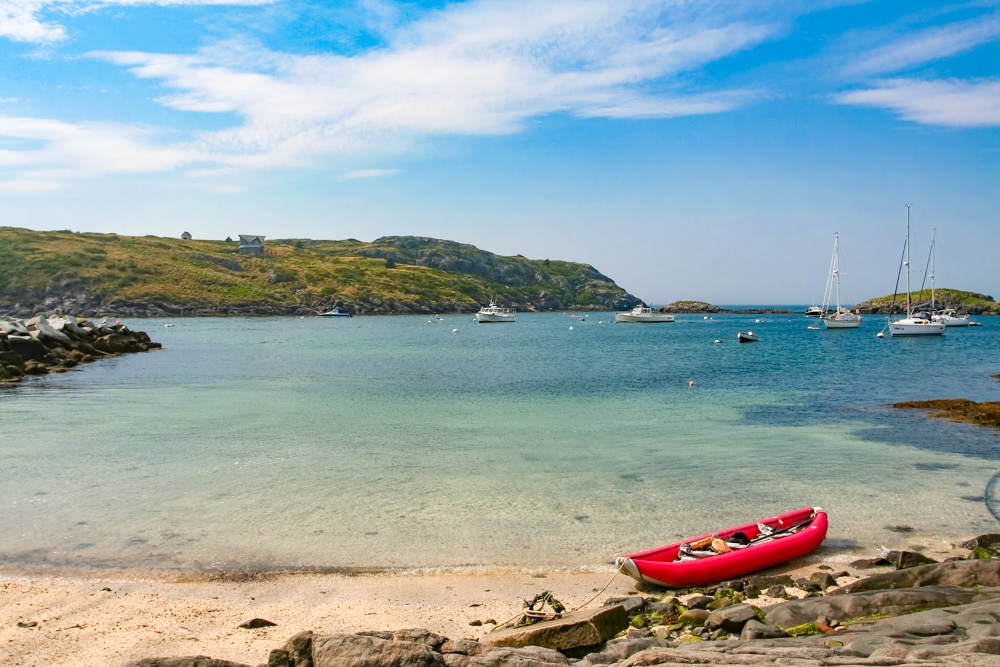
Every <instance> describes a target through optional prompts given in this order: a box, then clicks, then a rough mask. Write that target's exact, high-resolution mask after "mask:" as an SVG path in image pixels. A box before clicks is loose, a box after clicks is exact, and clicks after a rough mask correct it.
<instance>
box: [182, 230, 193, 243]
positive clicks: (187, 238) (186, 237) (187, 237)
mask: <svg viewBox="0 0 1000 667" xmlns="http://www.w3.org/2000/svg"><path fill="white" fill-rule="evenodd" d="M181 238H182V239H184V240H185V241H190V240H191V232H184V233H183V234H181Z"/></svg>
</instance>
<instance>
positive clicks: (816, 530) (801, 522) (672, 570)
mask: <svg viewBox="0 0 1000 667" xmlns="http://www.w3.org/2000/svg"><path fill="white" fill-rule="evenodd" d="M826 531H827V518H826V512H824V511H823V510H822V509H821V508H819V507H804V508H802V509H799V510H795V511H794V512H788V513H786V514H782V515H781V516H776V517H772V518H770V519H762V520H761V521H758V522H756V523H748V524H747V525H745V526H736V527H734V528H727V529H725V530H720V531H718V532H717V533H712V534H710V535H702V536H701V537H696V538H694V539H691V540H687V541H685V542H677V543H676V544H668V545H667V546H663V547H657V548H656V549H650V550H648V551H640V552H638V553H634V554H628V555H626V556H620V557H619V558H618V560H617V561H616V564H617V565H618V568H619V569H620V570H623V571H624V572H626V573H627V574H628V575H629V576H631V577H632V578H633V579H636V580H637V581H644V582H646V583H650V584H656V585H658V586H667V587H668V588H686V587H689V586H707V585H709V584H714V583H718V582H720V581H726V580H729V579H737V578H739V577H742V576H743V575H745V574H749V573H751V572H756V571H757V570H762V569H764V568H768V567H774V566H775V565H780V564H781V563H784V562H785V561H788V560H791V559H793V558H798V557H799V556H804V555H805V554H807V553H809V552H810V551H813V550H814V549H816V548H817V547H818V546H819V545H820V544H822V543H823V540H824V539H826Z"/></svg>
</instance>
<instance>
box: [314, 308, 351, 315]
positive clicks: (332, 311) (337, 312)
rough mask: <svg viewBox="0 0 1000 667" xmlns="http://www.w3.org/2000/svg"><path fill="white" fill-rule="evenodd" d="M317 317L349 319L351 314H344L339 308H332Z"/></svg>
mask: <svg viewBox="0 0 1000 667" xmlns="http://www.w3.org/2000/svg"><path fill="white" fill-rule="evenodd" d="M319 316H320V317H350V316H351V314H350V313H345V312H343V311H342V310H340V308H337V307H334V308H332V309H330V310H328V311H326V312H325V313H320V314H319Z"/></svg>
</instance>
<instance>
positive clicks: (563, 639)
mask: <svg viewBox="0 0 1000 667" xmlns="http://www.w3.org/2000/svg"><path fill="white" fill-rule="evenodd" d="M627 627H628V614H626V613H625V609H624V608H623V607H622V606H621V605H614V606H612V607H598V608H597V609H587V610H582V611H578V612H573V613H570V614H566V615H565V616H563V617H562V618H557V619H554V620H551V621H542V622H540V623H533V624H531V625H525V626H521V627H504V628H497V629H496V630H493V631H492V632H490V633H489V634H487V635H486V636H485V637H483V639H482V642H483V643H484V644H490V645H492V646H505V647H510V648H520V647H523V646H542V647H544V648H550V649H556V650H563V651H564V650H572V649H581V648H585V647H589V646H597V645H599V644H603V643H604V642H606V641H607V640H608V639H610V638H612V637H614V636H615V635H616V634H618V633H619V632H621V631H622V630H624V629H625V628H627Z"/></svg>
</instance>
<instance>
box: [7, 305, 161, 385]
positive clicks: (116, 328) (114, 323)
mask: <svg viewBox="0 0 1000 667" xmlns="http://www.w3.org/2000/svg"><path fill="white" fill-rule="evenodd" d="M159 348H160V344H159V343H155V342H153V341H152V340H150V338H149V335H148V334H146V333H145V332H143V331H132V330H130V329H129V328H128V327H127V326H125V325H124V324H122V323H121V322H120V321H118V320H109V319H102V320H100V321H98V322H97V323H96V324H95V323H94V322H93V321H91V320H89V319H85V318H78V317H74V316H72V315H63V314H58V313H49V314H44V315H35V316H34V317H31V318H29V319H26V320H20V319H14V318H10V317H4V318H0V384H2V383H7V382H17V381H19V380H22V379H24V378H25V377H28V376H35V375H45V374H47V373H59V372H65V371H68V370H71V369H73V368H74V367H76V366H78V365H79V364H86V363H89V362H92V361H96V360H98V359H103V358H106V357H115V356H119V355H122V354H129V353H132V352H148V351H149V350H155V349H159Z"/></svg>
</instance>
